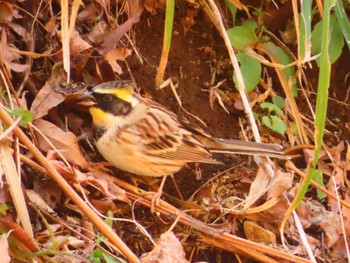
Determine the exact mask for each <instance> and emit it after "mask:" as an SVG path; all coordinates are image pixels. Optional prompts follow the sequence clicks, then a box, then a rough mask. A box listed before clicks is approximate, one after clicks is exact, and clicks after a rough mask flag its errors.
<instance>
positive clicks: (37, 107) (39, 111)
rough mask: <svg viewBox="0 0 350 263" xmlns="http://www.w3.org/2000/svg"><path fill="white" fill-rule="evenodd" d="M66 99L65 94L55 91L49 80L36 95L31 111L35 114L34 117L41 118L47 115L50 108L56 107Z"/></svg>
mask: <svg viewBox="0 0 350 263" xmlns="http://www.w3.org/2000/svg"><path fill="white" fill-rule="evenodd" d="M63 100H64V95H63V94H61V93H58V92H55V91H54V90H53V89H52V87H51V86H50V84H49V83H48V82H46V83H45V85H44V87H42V88H41V89H40V91H39V93H38V94H37V96H36V97H35V99H34V101H33V104H32V107H31V109H30V111H31V112H32V114H33V119H34V120H36V119H39V118H41V117H43V116H45V115H46V114H47V113H48V112H49V110H50V109H52V108H54V107H56V106H57V105H58V104H60V103H61V102H62V101H63Z"/></svg>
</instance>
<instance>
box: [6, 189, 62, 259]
mask: <svg viewBox="0 0 350 263" xmlns="http://www.w3.org/2000/svg"><path fill="white" fill-rule="evenodd" d="M26 193H27V196H28V197H29V200H30V202H32V203H33V204H34V205H35V206H36V207H38V208H39V209H41V210H43V211H46V212H48V213H51V214H53V213H55V211H53V210H52V208H51V207H50V206H49V205H48V204H47V203H45V201H44V199H42V197H41V196H40V195H39V194H38V193H36V192H35V191H34V190H31V189H27V190H26ZM0 262H1V261H0Z"/></svg>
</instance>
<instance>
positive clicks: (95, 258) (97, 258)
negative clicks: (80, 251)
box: [88, 249, 126, 263]
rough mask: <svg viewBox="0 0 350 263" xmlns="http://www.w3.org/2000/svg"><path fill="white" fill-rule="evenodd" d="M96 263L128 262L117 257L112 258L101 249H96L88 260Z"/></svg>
mask: <svg viewBox="0 0 350 263" xmlns="http://www.w3.org/2000/svg"><path fill="white" fill-rule="evenodd" d="M88 259H89V260H91V261H92V262H94V263H101V262H106V263H126V261H125V260H124V259H122V258H119V257H116V258H112V257H111V256H110V255H108V254H107V253H105V252H104V251H102V250H101V249H95V250H94V252H93V253H92V254H91V255H90V256H89V258H88ZM101 259H103V260H104V261H102V260H101Z"/></svg>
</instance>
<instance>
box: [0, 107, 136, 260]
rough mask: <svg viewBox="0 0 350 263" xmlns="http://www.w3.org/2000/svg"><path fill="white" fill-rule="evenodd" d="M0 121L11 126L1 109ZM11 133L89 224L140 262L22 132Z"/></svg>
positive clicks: (8, 118)
mask: <svg viewBox="0 0 350 263" xmlns="http://www.w3.org/2000/svg"><path fill="white" fill-rule="evenodd" d="M0 119H1V120H3V121H4V122H5V123H6V125H8V126H11V125H12V124H13V120H12V119H11V117H10V116H9V115H8V114H7V112H6V111H5V110H4V109H3V107H0ZM13 131H14V133H15V134H16V136H17V137H18V138H19V139H20V141H21V142H22V143H23V144H24V145H25V146H26V147H27V149H28V150H29V151H30V152H31V153H32V154H33V155H34V157H35V158H36V159H37V160H38V162H39V163H40V164H41V165H42V166H43V167H44V168H45V169H46V171H47V174H48V175H49V176H50V177H51V178H52V179H53V180H54V181H56V182H57V183H58V184H59V185H60V187H61V188H62V190H63V191H64V192H65V193H66V194H67V195H68V196H69V198H70V199H72V201H73V202H74V203H75V204H76V205H77V206H78V207H79V208H80V209H81V210H82V212H83V213H84V214H85V215H86V216H87V217H88V218H89V219H90V220H91V222H92V223H94V224H95V225H96V227H98V229H99V230H100V231H101V233H102V234H103V235H104V236H105V237H107V238H108V239H109V240H110V242H111V243H113V244H114V245H115V246H116V247H117V248H118V249H119V250H120V252H121V253H122V254H123V255H124V256H125V257H126V258H127V259H128V260H129V261H130V262H140V260H139V259H138V257H137V256H136V255H135V254H134V253H133V252H132V251H131V250H130V249H129V247H127V245H126V244H125V243H124V242H123V241H122V240H121V239H120V238H119V237H118V235H117V234H116V233H115V232H114V231H113V230H112V229H111V227H109V226H108V225H107V224H106V223H105V222H104V221H103V220H102V219H101V218H100V217H99V216H98V215H97V214H96V213H95V212H94V211H92V209H91V208H90V207H89V206H88V205H87V204H86V203H85V202H84V201H83V200H82V199H81V198H80V196H79V195H78V194H77V193H76V192H75V191H74V190H73V188H72V187H71V186H70V185H69V184H68V183H67V182H66V180H64V179H63V178H62V176H61V175H60V174H59V173H58V172H57V171H56V169H55V168H54V167H53V166H52V164H51V163H50V162H48V161H47V159H46V158H45V157H44V155H43V154H42V153H41V152H40V151H39V150H38V149H37V148H36V147H35V145H34V144H33V143H32V142H31V141H30V139H29V138H28V137H27V136H26V135H25V134H24V132H23V131H22V130H21V129H20V128H19V127H15V128H14V130H13Z"/></svg>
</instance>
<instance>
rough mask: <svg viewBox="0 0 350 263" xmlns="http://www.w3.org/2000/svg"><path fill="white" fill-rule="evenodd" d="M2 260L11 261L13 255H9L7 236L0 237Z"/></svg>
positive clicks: (3, 262) (0, 258)
mask: <svg viewBox="0 0 350 263" xmlns="http://www.w3.org/2000/svg"><path fill="white" fill-rule="evenodd" d="M0 262H1V263H7V262H11V257H10V255H9V243H8V241H7V238H5V237H1V238H0Z"/></svg>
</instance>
